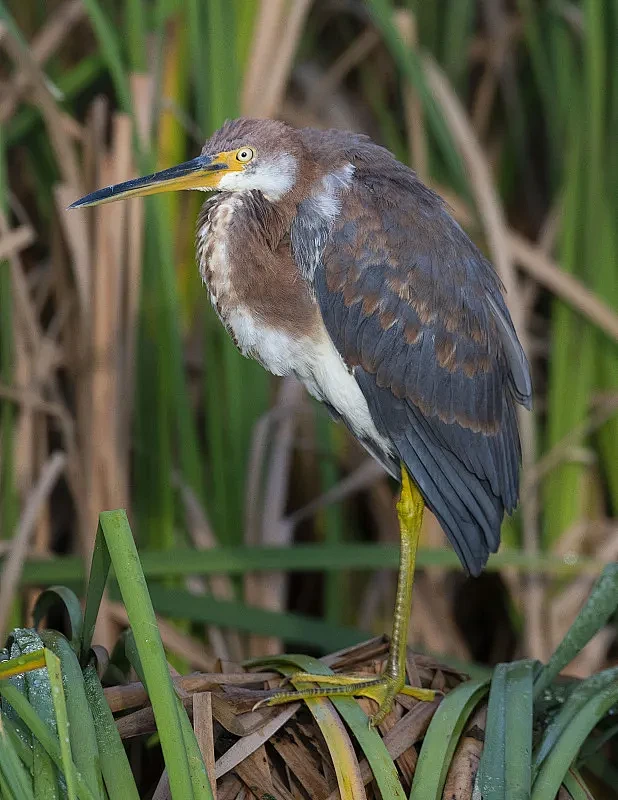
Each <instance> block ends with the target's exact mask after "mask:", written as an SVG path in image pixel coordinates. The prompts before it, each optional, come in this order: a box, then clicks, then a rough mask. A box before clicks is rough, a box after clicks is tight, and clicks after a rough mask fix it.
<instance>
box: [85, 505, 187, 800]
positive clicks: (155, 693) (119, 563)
mask: <svg viewBox="0 0 618 800" xmlns="http://www.w3.org/2000/svg"><path fill="white" fill-rule="evenodd" d="M98 538H105V544H106V545H107V548H108V550H109V555H110V558H111V560H112V562H113V564H114V571H115V574H116V579H117V580H118V585H119V587H120V591H121V593H122V599H123V601H124V604H125V606H126V609H127V614H128V615H129V620H130V621H131V626H132V631H133V635H134V637H135V642H136V646H137V649H138V651H139V656H140V661H141V664H142V666H143V669H144V680H145V685H146V687H147V690H148V695H149V697H150V700H151V703H152V708H153V711H154V715H155V720H156V723H157V730H158V732H159V736H160V739H161V747H162V749H163V755H164V758H165V763H166V766H167V770H168V775H169V779H170V787H171V791H172V794H173V795H174V794H177V796H178V797H183V798H184V797H186V798H187V800H189V799H190V798H191V797H193V796H194V793H193V788H192V784H191V776H190V772H189V767H188V763H187V755H186V751H185V749H184V747H183V733H182V727H181V723H180V720H179V716H178V710H177V706H176V694H175V692H174V688H173V685H172V681H171V678H170V674H169V670H168V667H167V661H166V659H165V653H164V651H163V644H162V642H161V637H160V635H159V632H158V629H157V622H156V618H155V615H154V610H153V607H152V602H151V600H150V595H149V594H148V587H147V586H146V580H145V578H144V573H143V572H142V569H141V566H140V563H139V557H138V555H137V550H136V547H135V542H134V539H133V534H132V533H131V529H130V527H129V522H128V520H127V516H126V513H125V512H124V511H106V512H103V513H102V514H101V516H100V522H99V530H98V532H97V539H98ZM196 800H197V798H196Z"/></svg>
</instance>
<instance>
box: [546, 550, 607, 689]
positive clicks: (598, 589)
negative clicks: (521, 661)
mask: <svg viewBox="0 0 618 800" xmlns="http://www.w3.org/2000/svg"><path fill="white" fill-rule="evenodd" d="M617 606H618V564H608V565H607V566H606V567H605V569H604V570H603V573H602V574H601V575H600V577H599V579H598V580H597V582H596V583H595V585H594V586H593V587H592V590H591V592H590V594H589V596H588V599H587V600H586V602H585V603H584V606H583V608H582V609H581V610H580V612H579V614H578V615H577V617H576V618H575V620H574V622H573V624H572V625H571V627H570V628H569V631H568V633H567V634H566V636H565V637H564V639H563V640H562V642H561V643H560V644H559V646H558V647H557V648H556V650H555V652H554V653H553V655H552V656H551V658H550V659H549V662H548V663H547V664H546V665H545V666H544V667H543V668H542V669H541V670H540V672H539V674H538V675H537V676H536V679H535V682H534V696H535V697H537V698H538V697H540V695H541V694H542V693H543V692H544V691H545V689H547V687H548V686H550V685H551V684H552V683H553V681H554V680H555V678H556V677H557V676H558V675H559V673H560V672H561V671H562V670H563V669H564V667H566V666H567V664H569V663H570V662H571V661H572V660H573V659H574V658H575V656H576V655H577V654H578V653H579V652H580V650H582V648H583V647H584V646H585V645H586V644H587V643H588V642H589V641H590V639H592V637H593V636H594V635H595V634H596V633H598V631H600V630H601V628H602V627H603V626H604V625H605V624H606V623H607V621H608V619H609V618H610V617H611V615H612V614H613V613H614V612H615V611H616V607H617Z"/></svg>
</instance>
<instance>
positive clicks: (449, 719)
mask: <svg viewBox="0 0 618 800" xmlns="http://www.w3.org/2000/svg"><path fill="white" fill-rule="evenodd" d="M488 690H489V681H467V682H466V683H461V684H460V685H459V686H457V687H456V688H455V689H453V691H452V692H449V693H448V694H447V695H446V697H445V698H444V699H443V700H442V702H441V703H440V706H439V707H438V710H437V711H436V713H435V714H434V715H433V718H432V720H431V722H430V723H429V728H428V729H427V733H426V734H425V738H424V740H423V745H422V747H421V752H420V754H419V757H418V762H417V765H416V770H415V772H414V780H413V782H412V789H411V791H410V800H441V798H442V792H443V790H444V784H445V782H446V776H447V774H448V770H449V768H450V766H451V761H452V760H453V754H454V753H455V748H456V747H457V744H458V743H459V739H460V737H461V734H462V733H463V731H464V728H465V726H466V723H467V722H468V719H469V718H470V715H471V714H472V712H473V711H474V709H475V707H476V706H477V705H478V704H479V702H480V701H481V700H482V699H483V697H485V695H486V694H487V692H488Z"/></svg>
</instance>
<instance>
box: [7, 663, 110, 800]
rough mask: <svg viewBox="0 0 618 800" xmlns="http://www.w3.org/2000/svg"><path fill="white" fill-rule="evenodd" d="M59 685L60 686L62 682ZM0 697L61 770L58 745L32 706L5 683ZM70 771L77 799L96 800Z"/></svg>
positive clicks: (82, 781)
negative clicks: (74, 781)
mask: <svg viewBox="0 0 618 800" xmlns="http://www.w3.org/2000/svg"><path fill="white" fill-rule="evenodd" d="M51 656H52V658H56V656H54V654H53V653H52V654H51ZM60 685H62V681H61V684H60ZM0 695H2V697H3V699H4V700H6V702H7V703H8V704H9V705H10V706H11V708H12V709H13V710H14V711H15V713H16V714H17V715H18V716H19V717H20V718H21V720H22V722H23V724H24V725H25V726H26V728H28V730H30V731H31V732H32V734H33V736H36V738H37V739H38V740H39V741H40V743H41V744H42V745H43V747H44V748H45V750H46V751H47V753H49V755H50V757H51V759H52V761H53V762H54V764H55V765H56V767H58V769H59V770H63V756H62V755H61V752H60V743H59V741H58V738H57V737H56V735H55V734H54V732H53V731H52V730H51V728H50V727H49V725H47V724H46V723H45V722H43V721H42V720H41V718H40V717H39V716H38V714H37V713H36V711H35V710H34V708H33V707H32V705H31V704H30V703H29V702H28V701H27V700H26V698H25V697H24V696H23V695H22V694H21V692H20V691H19V690H18V689H16V688H15V686H12V685H11V684H10V683H8V682H7V681H0ZM70 769H72V772H73V774H74V775H75V780H76V785H77V797H78V798H79V800H98V799H97V798H96V797H95V796H94V795H93V794H92V792H91V791H90V789H89V788H88V786H87V785H86V783H85V781H84V780H83V779H82V777H81V775H80V774H79V773H78V772H77V770H76V769H75V765H74V764H72V767H70Z"/></svg>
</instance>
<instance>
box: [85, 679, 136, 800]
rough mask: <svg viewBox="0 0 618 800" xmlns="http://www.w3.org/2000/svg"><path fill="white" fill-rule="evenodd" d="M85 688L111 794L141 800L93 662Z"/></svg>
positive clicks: (106, 785) (107, 785) (103, 772)
mask: <svg viewBox="0 0 618 800" xmlns="http://www.w3.org/2000/svg"><path fill="white" fill-rule="evenodd" d="M84 687H85V691H86V696H87V698H88V704H89V706H90V711H91V713H92V719H93V721H94V728H95V733H96V738H97V744H98V750H99V758H100V761H101V772H102V774H103V779H104V781H105V788H106V789H107V794H108V795H109V796H110V797H122V798H123V800H124V799H125V798H126V800H139V794H138V791H137V787H136V786H135V780H134V778H133V773H132V771H131V766H130V764H129V760H128V759H127V754H126V751H125V749H124V745H123V744H122V739H121V738H120V734H119V733H118V729H117V727H116V723H115V721H114V717H113V715H112V712H111V711H110V709H109V705H108V704H107V701H106V699H105V695H104V694H103V687H102V686H101V682H100V680H99V676H98V675H97V671H96V669H95V667H94V666H93V665H92V664H89V665H88V666H86V667H84Z"/></svg>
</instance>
